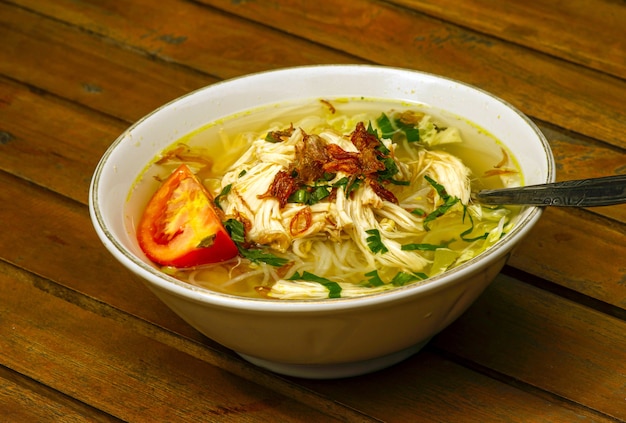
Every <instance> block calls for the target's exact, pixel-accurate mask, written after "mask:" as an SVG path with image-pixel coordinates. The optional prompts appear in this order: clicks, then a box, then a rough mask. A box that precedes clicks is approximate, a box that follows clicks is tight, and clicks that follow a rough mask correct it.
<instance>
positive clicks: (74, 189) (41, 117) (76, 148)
mask: <svg viewBox="0 0 626 423" xmlns="http://www.w3.org/2000/svg"><path fill="white" fill-rule="evenodd" d="M58 83H59V85H61V84H62V78H59V80H58ZM0 93H2V94H0V132H1V135H0V136H1V137H2V141H1V142H0V151H1V152H2V153H1V154H0V169H3V170H5V171H7V172H10V173H13V174H14V175H17V176H19V177H21V178H23V179H26V180H29V181H32V182H34V183H36V184H38V185H41V186H43V187H46V188H48V189H50V190H52V191H56V192H59V193H61V194H63V195H65V196H67V197H70V198H72V199H74V200H76V201H80V202H82V203H83V204H87V201H88V192H89V183H90V181H91V176H92V173H93V171H94V169H95V167H96V164H97V162H98V160H99V159H100V157H101V156H102V154H104V152H105V150H106V149H107V148H108V147H109V145H110V144H111V143H112V142H113V140H115V138H117V136H118V135H119V134H121V133H122V132H123V131H124V130H125V129H126V127H127V126H128V124H127V123H126V122H123V121H120V120H118V119H114V118H111V117H109V116H107V115H104V114H101V113H97V112H94V111H93V110H91V109H87V108H84V107H80V106H77V105H76V104H75V103H69V102H67V101H64V100H62V99H59V98H57V97H55V96H52V95H48V94H46V93H44V92H37V91H33V90H31V89H29V88H28V87H26V86H24V85H21V84H17V83H15V82H13V81H10V80H6V79H4V78H2V77H0Z"/></svg>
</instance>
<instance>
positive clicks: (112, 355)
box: [0, 263, 368, 422]
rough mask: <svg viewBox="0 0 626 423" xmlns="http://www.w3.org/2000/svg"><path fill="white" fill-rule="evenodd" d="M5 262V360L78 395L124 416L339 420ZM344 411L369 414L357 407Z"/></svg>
mask: <svg viewBox="0 0 626 423" xmlns="http://www.w3.org/2000/svg"><path fill="white" fill-rule="evenodd" d="M0 266H2V272H0V281H1V284H2V286H3V296H2V298H1V299H0V314H1V315H3V316H10V318H3V319H0V333H2V336H0V350H2V356H1V357H0V360H1V361H2V363H1V364H2V365H3V366H6V367H8V368H10V369H12V370H13V371H15V372H18V373H20V374H22V375H25V376H26V377H29V378H31V379H33V380H36V381H38V382H39V383H42V384H45V385H48V386H50V387H51V388H52V389H55V390H57V391H59V392H61V393H63V394H64V395H67V396H70V397H72V398H75V399H76V400H77V401H81V402H83V403H85V404H90V405H91V406H93V407H95V408H97V409H99V410H102V412H104V413H108V414H110V415H111V416H115V417H117V418H119V419H121V420H124V421H181V422H182V421H193V422H197V421H207V420H219V421H227V422H229V421H237V422H240V421H242V422H243V421H250V422H254V421H275V419H277V420H278V421H294V422H295V421H302V422H303V421H310V419H313V420H319V419H323V420H324V421H335V420H337V418H334V417H332V416H330V415H327V414H325V413H324V411H318V410H315V409H312V408H310V407H308V406H306V405H304V404H301V403H298V402H296V401H294V400H292V399H290V398H288V397H285V396H283V395H280V394H278V393H276V392H274V391H272V390H270V389H267V388H264V387H261V386H259V385H257V384H255V383H252V382H250V381H247V380H245V379H242V378H240V377H238V376H235V375H233V374H231V373H229V372H226V371H224V370H222V369H220V368H217V367H215V366H213V365H210V364H207V363H206V362H204V361H202V360H200V359H198V358H196V357H193V356H190V355H188V354H186V353H184V352H181V351H179V350H177V349H174V348H172V347H171V346H168V345H165V344H162V343H160V342H157V341H155V340H153V339H151V338H149V337H145V336H143V335H139V334H137V333H136V332H133V331H132V330H129V328H128V327H127V326H125V325H123V324H120V323H119V322H116V321H114V320H111V319H109V318H105V317H102V316H99V315H97V314H94V313H91V312H90V311H87V310H84V309H83V308H80V307H78V306H76V305H74V304H71V303H68V302H66V301H64V300H62V299H60V298H57V297H55V296H52V295H49V294H48V293H46V292H43V291H41V290H39V289H37V288H36V286H35V285H36V284H37V283H39V284H40V283H41V282H36V281H37V278H34V279H33V277H32V276H29V275H28V274H26V273H24V272H20V271H18V270H16V269H15V268H10V267H9V266H7V265H6V264H2V263H0ZM94 414H95V413H94ZM345 416H348V417H350V416H351V417H352V418H355V417H360V418H361V420H362V421H367V420H368V418H367V416H365V415H362V414H359V413H355V412H354V411H352V410H347V411H346V415H345ZM345 416H344V417H345ZM338 418H339V417H338Z"/></svg>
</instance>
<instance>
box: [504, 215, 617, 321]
mask: <svg viewBox="0 0 626 423" xmlns="http://www.w3.org/2000/svg"><path fill="white" fill-rule="evenodd" d="M612 226H614V227H612ZM625 233H626V231H625V227H624V225H623V224H621V225H612V224H610V223H609V222H607V221H605V220H602V219H597V218H594V217H593V215H591V214H590V213H586V212H584V211H580V210H564V209H559V208H556V207H554V208H548V209H547V210H546V211H545V213H544V214H543V216H542V217H541V219H540V220H539V222H538V224H537V226H536V227H535V228H533V229H532V231H531V233H530V234H529V235H528V237H527V238H526V239H524V240H523V241H522V243H521V244H520V245H519V246H518V247H517V249H516V250H515V251H514V252H513V254H512V255H511V258H510V259H509V264H511V265H512V266H514V267H517V268H519V269H522V270H524V271H526V272H529V273H532V274H534V275H537V276H539V277H541V278H543V279H547V280H549V281H552V282H555V283H558V284H560V285H562V286H565V287H567V288H570V289H572V290H574V291H577V292H580V293H583V294H585V295H588V296H590V297H592V298H596V299H599V300H601V301H604V302H606V303H608V304H612V305H615V306H618V307H621V308H622V309H626V289H625V284H626V276H625V275H626V267H625V266H626V261H624V259H623V258H624V257H626V237H625V236H624V235H625Z"/></svg>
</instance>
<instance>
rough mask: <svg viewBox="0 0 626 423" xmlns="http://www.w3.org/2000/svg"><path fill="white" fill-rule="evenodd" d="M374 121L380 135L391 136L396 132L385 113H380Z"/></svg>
mask: <svg viewBox="0 0 626 423" xmlns="http://www.w3.org/2000/svg"><path fill="white" fill-rule="evenodd" d="M376 123H377V124H378V127H379V128H380V131H381V132H382V134H381V137H383V138H391V137H392V136H393V134H394V133H395V132H396V129H395V128H394V127H393V125H392V124H391V120H389V117H388V116H387V115H386V114H385V113H381V115H380V116H379V117H378V119H376Z"/></svg>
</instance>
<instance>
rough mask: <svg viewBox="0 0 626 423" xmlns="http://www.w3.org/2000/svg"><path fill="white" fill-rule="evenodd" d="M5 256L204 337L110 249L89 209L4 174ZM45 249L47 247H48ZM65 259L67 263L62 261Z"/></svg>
mask: <svg viewBox="0 0 626 423" xmlns="http://www.w3.org/2000/svg"><path fill="white" fill-rule="evenodd" d="M0 186H2V189H1V190H0V204H1V205H0V221H2V222H3V224H4V225H5V227H7V228H11V230H4V231H1V233H0V256H1V257H2V258H3V259H4V260H7V261H9V262H11V263H14V264H15V265H16V266H19V267H22V268H25V269H28V270H29V271H31V272H34V273H36V274H39V275H43V276H45V277H47V278H50V279H52V280H55V281H60V282H61V283H63V284H66V285H67V286H70V287H72V289H74V290H76V291H78V292H81V293H85V294H87V295H88V296H90V297H95V298H98V299H99V300H100V301H103V302H106V303H108V304H112V305H114V306H115V307H119V308H121V309H123V310H125V311H127V312H129V313H131V314H134V315H141V316H142V317H143V318H145V319H148V320H150V321H151V322H154V323H156V324H158V325H161V326H164V327H168V328H171V329H172V330H175V331H177V332H178V333H180V334H183V335H185V336H187V337H190V338H192V339H196V340H202V339H204V338H203V337H202V336H201V335H200V334H198V333H197V332H196V331H195V330H193V329H191V328H190V327H189V325H187V324H186V323H185V322H183V321H182V319H180V318H179V317H177V316H176V315H175V314H174V313H173V312H172V311H170V310H169V309H168V308H167V307H165V305H163V304H162V303H161V301H160V300H158V299H157V298H156V297H155V296H154V295H153V294H152V293H151V292H150V291H149V290H148V289H147V288H146V287H145V286H144V285H143V283H141V282H140V281H138V280H136V279H135V278H134V277H133V276H132V275H131V274H130V272H128V271H127V270H126V269H124V268H123V267H122V266H121V265H120V264H119V263H118V262H117V261H115V260H114V259H113V257H112V256H111V254H109V252H108V251H107V250H105V249H104V247H103V246H102V243H101V242H100V240H99V239H98V238H97V236H96V234H95V231H93V230H87V229H88V228H90V227H91V222H90V220H89V212H88V210H87V207H86V206H84V205H80V204H78V203H76V202H74V201H71V200H68V199H66V198H63V197H60V196H57V195H54V194H52V193H50V192H46V191H43V190H41V189H38V188H36V187H35V186H33V185H30V184H28V183H26V182H24V181H22V180H19V179H17V178H15V177H10V176H8V175H7V174H4V173H0ZM42 246H45V248H43V247H42ZM60 258H61V259H60Z"/></svg>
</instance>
